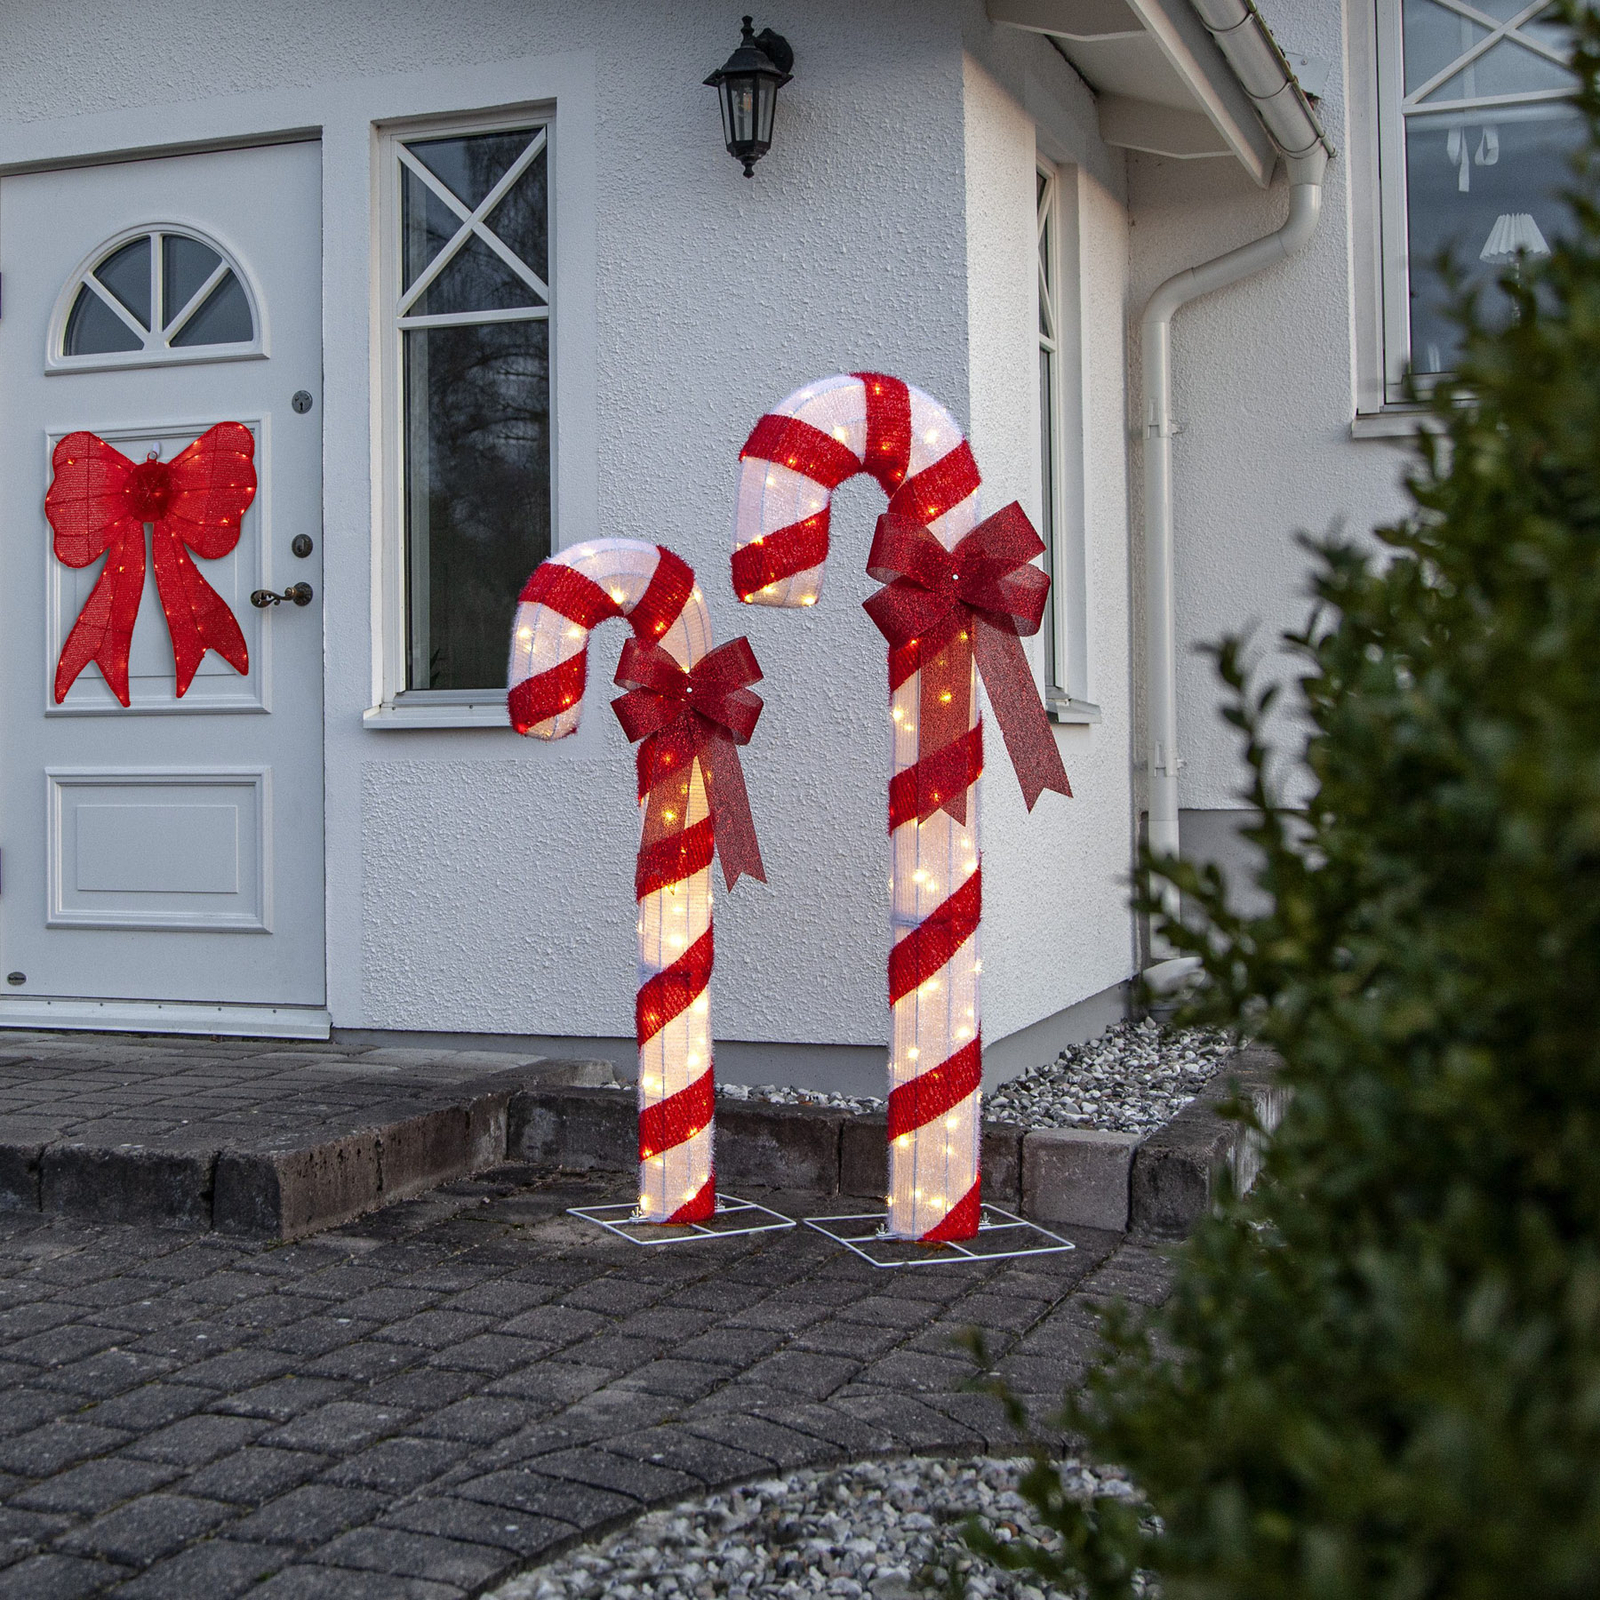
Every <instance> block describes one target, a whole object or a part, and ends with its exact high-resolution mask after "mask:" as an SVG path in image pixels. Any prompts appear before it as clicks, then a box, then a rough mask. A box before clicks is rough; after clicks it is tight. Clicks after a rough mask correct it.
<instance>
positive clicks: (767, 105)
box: [756, 76, 778, 147]
mask: <svg viewBox="0 0 1600 1600" xmlns="http://www.w3.org/2000/svg"><path fill="white" fill-rule="evenodd" d="M777 109H778V83H777V80H776V79H775V78H768V77H765V76H763V77H760V78H757V79H756V138H757V140H759V141H760V143H761V144H762V146H763V147H764V146H766V145H769V144H771V143H772V115H773V113H774V112H775V111H776V110H777Z"/></svg>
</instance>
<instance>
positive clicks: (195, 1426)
mask: <svg viewBox="0 0 1600 1600" xmlns="http://www.w3.org/2000/svg"><path fill="white" fill-rule="evenodd" d="M270 1426H271V1424H270V1423H268V1422H264V1421H262V1420H261V1419H260V1418H256V1417H228V1416H194V1417H186V1418H185V1419H184V1420H183V1421H181V1422H175V1423H172V1424H171V1425H170V1426H168V1427H165V1428H161V1429H159V1430H157V1431H156V1432H155V1433H152V1434H148V1435H147V1436H146V1437H144V1438H142V1439H140V1440H138V1441H136V1442H135V1443H134V1444H131V1445H129V1446H128V1448H127V1450H126V1451H125V1452H124V1453H125V1454H126V1455H130V1456H137V1457H139V1458H140V1459H143V1460H150V1461H168V1462H171V1463H173V1464H174V1465H175V1466H181V1467H203V1466H204V1465H205V1464H206V1463H207V1462H208V1461H215V1460H216V1458H217V1457H218V1456H220V1455H225V1454H227V1453H228V1452H230V1451H234V1450H238V1449H239V1448H240V1447H241V1446H243V1445H246V1444H249V1443H250V1441H251V1440H252V1439H254V1438H255V1437H256V1435H257V1434H259V1433H261V1432H262V1431H263V1430H264V1429H266V1428H268V1427H270Z"/></svg>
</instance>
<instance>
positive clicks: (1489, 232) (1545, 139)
mask: <svg viewBox="0 0 1600 1600" xmlns="http://www.w3.org/2000/svg"><path fill="white" fill-rule="evenodd" d="M1582 134H1583V125H1582V122H1581V120H1580V118H1579V117H1578V114H1577V113H1576V112H1575V111H1572V110H1570V109H1569V108H1567V107H1565V106H1554V107H1550V106H1535V107H1515V108H1507V109H1505V110H1503V111H1497V112H1495V113H1494V114H1493V115H1484V116H1479V117H1474V118H1471V119H1470V120H1465V121H1463V120H1458V119H1455V118H1442V117H1441V118H1437V119H1435V118H1431V117H1430V118H1415V117H1414V118H1412V119H1410V121H1409V122H1408V124H1407V129H1406V205H1407V217H1406V223H1407V231H1408V235H1409V246H1410V248H1409V263H1410V273H1409V276H1410V293H1411V308H1410V309H1411V362H1412V365H1413V367H1414V368H1415V369H1416V371H1418V372H1421V373H1431V372H1449V371H1451V370H1452V369H1453V367H1454V365H1455V361H1456V355H1457V350H1458V345H1459V339H1458V337H1457V333H1456V329H1455V325H1454V324H1453V323H1452V322H1451V321H1450V320H1449V318H1448V316H1447V315H1446V314H1445V310H1446V305H1447V297H1446V294H1445V291H1444V286H1443V284H1442V283H1441V282H1440V280H1439V276H1438V273H1437V272H1436V271H1435V270H1434V263H1435V262H1436V261H1437V260H1438V258H1439V256H1440V254H1441V253H1442V252H1444V251H1446V250H1448V251H1449V253H1450V255H1451V257H1452V258H1453V260H1454V261H1455V264H1456V266H1457V267H1458V268H1459V269H1460V270H1461V271H1462V272H1463V273H1464V274H1465V276H1466V278H1467V281H1468V282H1469V283H1470V284H1475V285H1477V286H1478V287H1479V288H1480V289H1481V290H1482V291H1483V296H1482V300H1481V302H1480V303H1481V304H1482V306H1483V308H1484V310H1485V312H1486V313H1487V315H1488V316H1489V318H1490V319H1491V320H1493V318H1494V317H1496V316H1497V315H1504V314H1505V311H1506V300H1505V296H1504V295H1502V294H1501V293H1500V291H1499V290H1498V289H1497V288H1496V287H1495V283H1496V280H1497V279H1498V278H1499V277H1500V276H1501V274H1502V273H1504V272H1505V271H1506V270H1507V267H1508V265H1509V263H1507V262H1505V261H1503V260H1493V259H1491V260H1487V261H1486V260H1484V259H1483V253H1484V251H1485V250H1489V252H1490V255H1491V257H1492V256H1494V254H1495V251H1494V249H1493V248H1492V247H1491V244H1490V241H1491V239H1492V238H1496V237H1498V238H1500V239H1504V238H1505V237H1507V236H1513V237H1522V238H1526V239H1529V240H1530V241H1531V240H1533V239H1534V238H1535V235H1534V234H1533V233H1532V232H1531V231H1530V230H1529V229H1528V227H1527V225H1526V224H1525V223H1522V222H1519V221H1517V219H1518V218H1519V217H1524V216H1526V217H1530V218H1531V219H1532V223H1533V227H1534V228H1536V229H1537V230H1538V236H1542V237H1543V239H1544V240H1545V241H1546V242H1547V243H1548V242H1551V241H1553V240H1554V239H1555V238H1556V237H1557V236H1558V235H1560V234H1563V233H1566V232H1567V231H1569V228H1570V224H1571V213H1570V211H1569V209H1568V207H1567V205H1566V202H1565V201H1563V200H1562V199H1561V198H1560V191H1561V190H1562V189H1564V188H1566V187H1567V186H1568V184H1569V183H1570V182H1571V181H1572V171H1571V166H1570V164H1569V161H1570V157H1571V155H1572V152H1573V151H1574V150H1576V148H1577V147H1578V145H1579V144H1580V143H1581V141H1582ZM1502 218H1504V219H1505V221H1504V223H1502V221H1501V219H1502ZM1497 230H1498V231H1497ZM1530 253H1531V254H1535V255H1536V254H1538V253H1539V251H1538V247H1537V244H1535V245H1534V248H1533V250H1532V251H1531V252H1530Z"/></svg>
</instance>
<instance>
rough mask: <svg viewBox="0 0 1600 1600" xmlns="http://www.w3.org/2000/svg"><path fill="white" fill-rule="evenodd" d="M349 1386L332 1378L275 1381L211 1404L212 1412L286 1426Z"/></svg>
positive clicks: (327, 1401)
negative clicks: (285, 1424)
mask: <svg viewBox="0 0 1600 1600" xmlns="http://www.w3.org/2000/svg"><path fill="white" fill-rule="evenodd" d="M349 1387H350V1385H349V1384H348V1383H343V1382H340V1381H339V1380H338V1379H335V1378H297V1377H293V1376H289V1377H284V1378H275V1379H274V1380H273V1381H272V1382H271V1383H262V1384H258V1385H257V1386H256V1387H255V1388H253V1389H246V1390H245V1391H244V1393H243V1394H230V1395H228V1396H226V1397H225V1398H223V1399H221V1400H218V1401H216V1402H214V1409H216V1410H218V1411H226V1412H231V1413H233V1414H234V1415H235V1416H240V1417H266V1418H269V1419H270V1420H271V1421H273V1422H285V1423H286V1422H288V1421H289V1420H290V1419H291V1418H292V1417H298V1416H302V1415H303V1414H304V1413H306V1412H308V1411H314V1410H316V1409H317V1408H318V1407H319V1406H324V1405H327V1404H328V1403H329V1402H330V1401H331V1400H333V1399H335V1398H336V1397H337V1396H338V1395H341V1394H343V1393H345V1391H346V1390H348V1389H349Z"/></svg>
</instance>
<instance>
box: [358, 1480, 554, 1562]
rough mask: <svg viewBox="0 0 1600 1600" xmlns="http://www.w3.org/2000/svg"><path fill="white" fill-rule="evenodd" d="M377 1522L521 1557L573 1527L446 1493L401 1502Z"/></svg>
mask: <svg viewBox="0 0 1600 1600" xmlns="http://www.w3.org/2000/svg"><path fill="white" fill-rule="evenodd" d="M380 1526H382V1527H386V1528H406V1529H409V1530H411V1531H413V1532H416V1533H432V1534H439V1535H441V1536H443V1537H447V1538H452V1539H467V1540H471V1541H472V1542H474V1543H476V1544H480V1545H492V1546H497V1547H498V1548H500V1549H502V1550H507V1551H510V1552H511V1553H512V1554H514V1555H516V1556H519V1557H521V1558H522V1559H524V1560H526V1559H527V1558H529V1557H531V1556H536V1555H538V1554H540V1553H541V1552H542V1551H545V1550H548V1549H549V1548H550V1547H551V1546H552V1545H555V1544H560V1543H561V1542H562V1540H564V1539H570V1538H571V1537H572V1535H573V1534H574V1533H575V1532H576V1531H577V1530H576V1528H575V1527H574V1526H573V1524H572V1523H570V1522H560V1521H557V1520H555V1519H554V1518H552V1517H539V1516H530V1515H528V1514H527V1513H526V1512H521V1511H507V1510H506V1509H505V1508H504V1507H502V1506H497V1505H492V1504H490V1505H486V1504H480V1503H479V1502H478V1501H476V1500H458V1499H455V1498H453V1497H451V1496H447V1495H438V1496H435V1497H433V1498H431V1499H426V1500H414V1501H412V1502H410V1503H409V1504H406V1505H402V1506H400V1507H399V1508H398V1509H397V1510H395V1511H392V1512H390V1513H388V1515H386V1516H385V1517H384V1518H383V1519H382V1521H381V1523H380Z"/></svg>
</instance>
